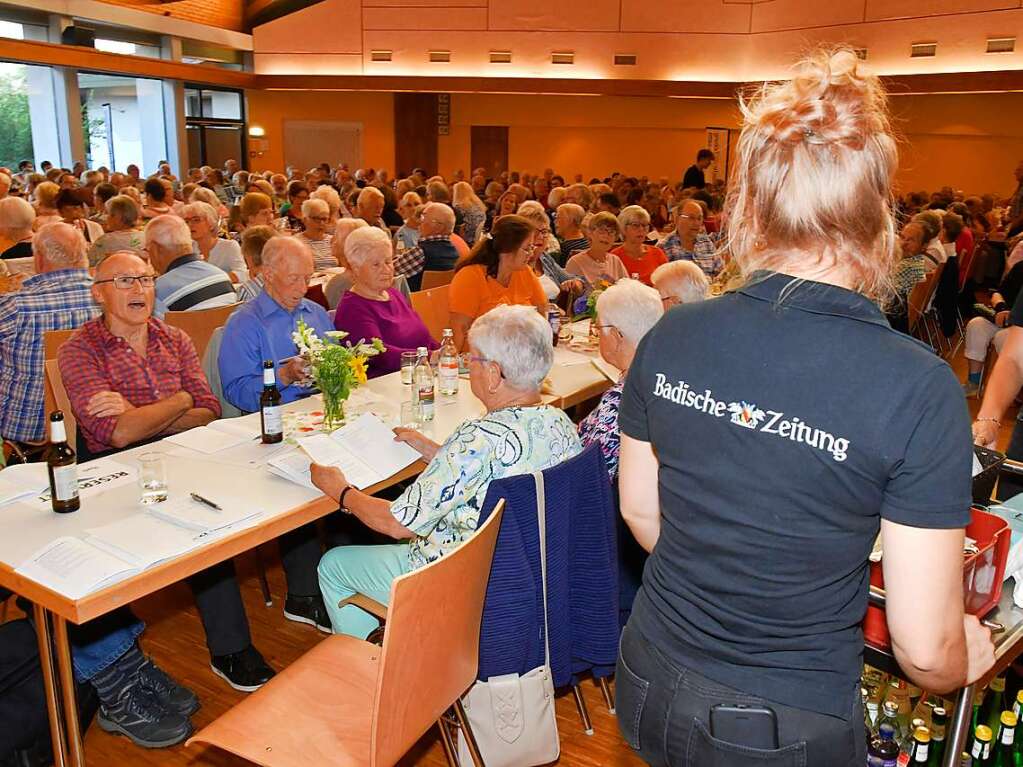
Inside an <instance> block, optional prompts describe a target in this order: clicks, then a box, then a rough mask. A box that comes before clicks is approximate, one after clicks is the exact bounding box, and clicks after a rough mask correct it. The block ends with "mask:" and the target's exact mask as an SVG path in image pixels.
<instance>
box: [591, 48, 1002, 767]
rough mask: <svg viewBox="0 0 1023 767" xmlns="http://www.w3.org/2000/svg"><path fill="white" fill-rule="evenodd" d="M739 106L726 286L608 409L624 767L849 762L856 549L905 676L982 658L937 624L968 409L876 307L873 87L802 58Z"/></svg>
mask: <svg viewBox="0 0 1023 767" xmlns="http://www.w3.org/2000/svg"><path fill="white" fill-rule="evenodd" d="M740 109H741V111H742V118H743V119H742V130H741V134H740V136H739V140H738V146H737V152H736V154H737V157H736V162H735V165H734V169H733V175H732V178H731V183H730V185H729V188H730V196H729V199H728V201H727V204H726V210H725V216H724V218H725V220H726V221H727V229H726V231H725V234H724V237H725V242H726V243H727V246H728V249H729V250H730V251H731V257H732V260H733V263H734V265H735V268H736V270H737V273H738V276H739V285H738V287H737V288H736V289H734V290H732V291H730V292H728V293H725V294H724V295H722V296H720V297H718V298H715V299H714V300H712V301H700V302H697V303H692V304H684V305H681V306H677V307H675V308H673V309H672V310H671V311H669V312H667V313H666V314H665V315H664V317H663V319H661V321H660V322H659V323H658V324H657V325H656V326H655V327H654V328H653V329H651V330H650V331H649V333H648V334H647V335H646V337H644V339H643V341H642V342H641V343H640V344H639V347H638V349H637V351H636V355H635V357H634V359H633V361H632V364H631V365H630V366H629V372H628V376H627V379H626V382H625V387H624V389H623V393H622V402H621V406H620V411H619V416H618V423H619V427H620V431H621V446H620V452H619V460H620V468H619V491H620V496H621V513H622V516H623V518H624V520H625V522H626V524H627V525H628V527H629V529H630V530H631V531H632V533H633V535H634V536H635V538H636V541H637V542H638V543H639V544H640V545H641V546H642V547H643V548H644V549H646V550H647V551H649V552H651V553H650V557H649V559H648V561H647V563H646V566H645V568H644V571H643V585H642V587H641V588H640V590H639V593H638V594H637V596H636V599H635V603H634V605H633V609H632V613H631V616H630V618H629V621H628V623H627V625H626V627H625V629H624V631H623V634H622V639H621V646H620V654H619V659H618V669H617V675H616V705H617V719H618V724H619V727H620V728H621V730H622V734H623V735H624V736H625V740H626V741H627V742H628V743H629V744H630V745H631V746H632V747H633V748H634V749H635V750H636V751H638V752H639V755H640V756H641V757H642V758H643V759H644V760H646V761H647V762H648V763H650V764H671V765H673V767H703V766H704V765H710V764H728V765H738V764H752V763H753V756H752V755H754V754H755V761H756V764H758V765H763V766H764V767H766V766H767V765H783V764H800V765H805V766H806V767H853V765H856V767H862V765H863V764H864V763H865V761H866V753H865V733H864V725H863V712H862V709H861V706H860V702H859V700H860V693H859V690H860V672H861V671H862V660H863V657H862V655H863V634H862V631H861V629H860V624H861V622H862V620H863V616H864V613H865V611H866V608H867V587H868V583H869V577H868V576H869V570H868V566H869V563H868V555H869V553H870V551H871V547H872V546H873V543H874V540H875V538H876V537H877V535H878V532H879V531H880V534H881V541H882V543H883V548H884V560H883V566H884V575H885V588H886V591H887V599H888V604H887V618H888V629H889V631H890V633H891V639H892V647H893V650H894V653H895V657H896V659H897V660H898V662H899V665H900V666H901V668H902V669H903V671H904V672H905V674H906V676H907V678H908V679H909V680H911V681H912V682H913V683H914V684H916V685H918V686H920V687H922V688H924V689H928V690H946V691H947V690H951V689H955V688H958V687H961V686H963V685H964V684H967V683H972V682H973V681H975V680H977V679H978V678H980V677H981V676H982V675H983V674H984V673H985V672H986V671H987V670H988V669H989V668H990V667H991V666H992V664H993V663H994V656H993V647H992V644H991V639H990V634H989V632H988V631H987V629H985V628H983V627H982V626H981V625H980V624H979V623H978V621H977V619H976V618H975V617H973V616H964V614H963V593H962V572H963V570H962V568H963V565H962V561H963V560H962V557H963V541H964V539H963V528H964V527H965V525H966V524H967V523H968V522H969V521H970V503H971V493H970V481H971V461H972V440H971V435H970V422H969V416H968V414H967V410H966V407H965V404H964V402H963V398H962V393H961V390H960V387H959V383H958V381H957V380H956V378H955V376H954V375H953V373H952V371H951V369H950V368H949V367H948V365H947V364H946V363H945V362H944V361H943V360H941V359H940V358H939V357H937V356H936V355H934V354H933V353H932V352H931V351H930V350H928V349H925V348H923V347H922V346H921V345H920V344H918V343H916V342H915V341H913V340H912V339H910V338H908V337H906V336H904V335H902V334H900V333H898V332H896V331H894V330H893V329H892V328H891V327H890V326H889V325H888V323H887V321H886V320H885V316H884V314H883V313H882V310H881V308H880V306H879V303H884V302H885V300H886V299H887V298H888V296H889V294H890V278H889V273H890V269H891V267H892V264H893V258H894V248H895V239H896V238H895V225H894V221H893V218H892V207H891V206H892V203H891V182H892V177H893V175H894V173H895V171H896V168H897V164H898V155H897V151H896V144H895V140H894V138H893V136H892V131H891V127H890V124H889V117H888V105H887V98H886V95H885V92H884V89H883V88H882V85H881V83H880V81H879V79H878V78H877V77H876V76H875V75H873V74H870V73H869V72H868V71H866V68H865V66H864V64H863V62H861V61H860V60H859V59H858V58H857V57H856V54H855V53H854V52H853V51H852V50H850V49H838V50H834V51H822V52H818V53H816V54H814V55H812V56H811V57H809V58H807V59H806V60H804V61H802V62H800V63H799V64H798V65H797V66H796V67H795V70H794V72H793V73H792V79H790V80H787V81H782V82H774V83H769V84H765V85H764V86H763V87H761V88H760V89H758V90H757V91H756V92H754V93H751V94H749V95H747V96H744V97H743V98H742V99H741V100H740ZM601 320H603V316H602V315H601ZM736 703H742V704H744V705H746V706H749V707H751V708H753V709H767V711H763V712H762V713H761V714H759V715H757V714H752V713H750V716H759V719H758V723H759V726H757V727H754V726H751V725H750V719H748V718H747V719H746V723H745V724H744V725H740V726H739V727H738V728H730V729H728V730H727V731H726V727H725V725H727V724H729V722H727V721H726V720H727V719H728V714H727V713H725V712H722V711H720V710H718V711H716V712H715V715H714V717H712V716H711V711H712V709H713V708H714V707H715V706H718V705H720V704H726V705H729V706H734V705H735V704H736ZM712 719H713V721H712ZM750 749H755V751H751V750H750Z"/></svg>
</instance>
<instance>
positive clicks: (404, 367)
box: [401, 352, 419, 386]
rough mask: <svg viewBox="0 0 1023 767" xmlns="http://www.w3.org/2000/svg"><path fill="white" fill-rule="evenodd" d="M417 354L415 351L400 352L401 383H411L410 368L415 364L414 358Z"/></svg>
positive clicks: (415, 358) (417, 357)
mask: <svg viewBox="0 0 1023 767" xmlns="http://www.w3.org/2000/svg"><path fill="white" fill-rule="evenodd" d="M418 359H419V356H418V355H417V354H416V353H415V352H402V353H401V382H402V383H403V384H408V385H409V386H411V385H412V370H413V368H415V366H416V360H418Z"/></svg>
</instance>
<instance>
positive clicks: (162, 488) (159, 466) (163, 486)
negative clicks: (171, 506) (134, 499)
mask: <svg viewBox="0 0 1023 767" xmlns="http://www.w3.org/2000/svg"><path fill="white" fill-rule="evenodd" d="M139 491H140V492H141V494H142V496H141V498H140V500H141V502H142V504H143V505H144V506H151V505H152V504H154V503H163V502H164V501H166V500H167V469H166V467H165V466H164V462H163V454H162V453H143V454H142V455H140V456H139Z"/></svg>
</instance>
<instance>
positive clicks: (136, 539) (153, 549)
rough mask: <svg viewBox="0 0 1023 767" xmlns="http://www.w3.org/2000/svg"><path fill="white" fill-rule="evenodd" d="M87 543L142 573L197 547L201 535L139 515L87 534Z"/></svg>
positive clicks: (93, 529) (152, 517)
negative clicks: (132, 565)
mask: <svg viewBox="0 0 1023 767" xmlns="http://www.w3.org/2000/svg"><path fill="white" fill-rule="evenodd" d="M86 532H87V533H88V534H89V535H88V538H87V539H86V541H87V542H88V543H91V544H92V545H94V546H96V547H97V548H100V549H103V550H104V551H106V552H108V553H110V554H112V555H114V556H116V557H118V558H120V559H123V560H125V561H126V562H131V563H132V564H134V565H135V566H136V567H138V568H139V569H141V570H144V569H146V568H147V567H152V566H153V565H155V564H157V563H158V562H163V561H165V560H167V559H173V558H174V557H176V556H179V555H180V554H184V553H185V552H186V551H191V550H192V549H194V548H195V547H196V546H199V545H200V544H201V543H202V540H203V537H204V536H203V534H202V533H198V532H196V531H195V530H189V529H187V528H184V527H180V526H178V525H174V524H171V523H170V522H167V521H165V520H162V519H159V518H158V517H156V516H154V515H151V514H146V513H141V512H140V513H138V514H132V515H131V516H130V517H125V518H124V519H119V520H118V521H117V522H111V523H110V524H109V525H103V526H102V527H93V528H90V529H88V530H87V531H86Z"/></svg>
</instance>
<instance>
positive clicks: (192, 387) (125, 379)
mask: <svg viewBox="0 0 1023 767" xmlns="http://www.w3.org/2000/svg"><path fill="white" fill-rule="evenodd" d="M154 284H155V278H154V275H153V270H152V267H151V266H150V265H149V264H147V263H146V262H145V261H143V260H142V259H141V258H139V257H138V256H137V255H135V254H134V253H128V252H120V253H115V254H113V255H111V256H109V257H108V258H107V259H105V260H104V261H103V263H101V264H100V265H99V267H98V269H97V270H96V279H95V281H94V282H93V286H92V295H93V298H94V299H95V300H96V303H98V304H99V305H100V307H101V308H102V310H103V315H102V316H101V317H98V318H97V319H95V320H92V321H90V322H87V323H86V324H85V325H83V326H82V328H81V329H80V330H79V331H78V332H77V333H75V335H74V336H73V337H72V338H71V339H70V340H69V341H68V342H67V343H66V344H64V346H62V347H61V349H60V352H59V354H58V356H57V361H58V363H59V365H60V373H61V377H62V378H63V379H64V384H65V386H66V387H67V392H68V396H69V397H70V398H71V408H72V410H73V411H74V413H75V418H76V419H78V428H79V430H80V433H81V434H82V436H83V437H84V438H85V445H86V447H87V448H88V452H89V453H93V454H98V453H105V452H108V451H110V450H115V449H120V448H124V447H128V446H129V445H135V444H138V443H140V442H145V441H147V440H151V439H153V438H155V437H159V436H162V435H165V434H173V433H175V432H179V431H185V430H187V429H191V428H194V427H196V426H203V425H205V424H207V423H209V422H210V421H212V420H214V419H215V418H218V417H219V416H220V403H219V402H218V401H217V398H216V397H215V396H214V395H213V392H212V391H211V390H210V385H209V383H207V381H206V377H205V376H204V375H203V372H202V369H201V368H200V367H199V358H198V356H197V355H196V352H195V346H194V345H193V344H192V339H190V338H189V337H188V335H187V334H185V332H184V331H182V330H179V329H178V328H172V327H170V326H169V325H165V324H164V323H163V322H162V321H160V320H158V319H156V318H155V317H153V316H152V315H153V304H154V302H155V300H156V291H155V289H154Z"/></svg>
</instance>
